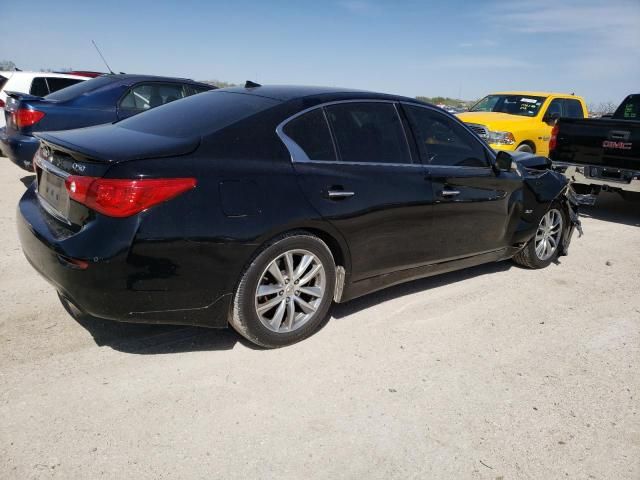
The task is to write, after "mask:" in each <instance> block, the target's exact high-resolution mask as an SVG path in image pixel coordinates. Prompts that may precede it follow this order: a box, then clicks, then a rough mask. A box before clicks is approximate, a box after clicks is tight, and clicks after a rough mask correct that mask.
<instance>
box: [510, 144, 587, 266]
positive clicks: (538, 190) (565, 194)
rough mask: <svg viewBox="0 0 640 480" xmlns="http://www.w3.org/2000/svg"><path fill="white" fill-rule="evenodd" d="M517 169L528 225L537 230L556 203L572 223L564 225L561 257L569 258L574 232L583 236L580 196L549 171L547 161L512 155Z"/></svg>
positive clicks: (539, 158)
mask: <svg viewBox="0 0 640 480" xmlns="http://www.w3.org/2000/svg"><path fill="white" fill-rule="evenodd" d="M513 158H514V160H515V161H516V165H517V169H518V172H519V173H520V175H522V177H523V184H524V209H525V213H528V214H529V215H530V217H529V221H531V223H534V224H535V225H536V226H537V224H538V223H539V221H540V219H541V218H542V216H543V215H544V214H545V213H546V211H547V210H548V209H549V207H550V206H551V204H552V203H553V202H557V203H558V204H559V205H560V206H561V207H562V208H563V209H564V211H565V214H566V218H568V219H569V221H568V222H567V224H566V225H565V232H564V233H565V234H564V236H563V242H562V246H561V249H560V252H559V254H560V255H566V254H567V253H568V250H569V244H570V243H571V238H572V236H573V232H574V230H576V229H577V230H578V233H579V236H582V233H583V232H582V224H581V222H580V218H579V213H578V206H579V205H580V203H581V201H580V196H579V195H577V194H576V193H575V192H574V190H573V188H571V185H570V183H569V182H568V180H567V179H566V177H565V176H564V175H562V174H560V173H558V172H554V171H553V170H551V169H550V167H551V161H550V160H549V159H548V158H546V157H540V156H535V155H531V154H524V155H517V154H516V155H513Z"/></svg>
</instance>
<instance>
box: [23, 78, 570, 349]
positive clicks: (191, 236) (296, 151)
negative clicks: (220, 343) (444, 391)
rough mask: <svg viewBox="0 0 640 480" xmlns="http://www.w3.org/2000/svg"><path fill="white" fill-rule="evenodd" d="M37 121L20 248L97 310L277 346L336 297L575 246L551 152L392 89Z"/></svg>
mask: <svg viewBox="0 0 640 480" xmlns="http://www.w3.org/2000/svg"><path fill="white" fill-rule="evenodd" d="M249 86H250V88H241V87H239V88H230V89H220V90H215V91H211V92H206V93H203V94H201V95H197V96H193V97H189V98H185V99H183V100H179V101H176V102H173V103H170V104H167V105H165V106H161V107H158V108H156V109H153V110H150V111H148V112H145V113H142V114H140V115H137V116H135V117H132V118H129V119H126V120H123V121H120V122H117V123H115V124H109V125H105V126H98V127H90V128H84V129H78V130H69V131H64V132H47V133H42V134H39V138H40V143H41V145H40V148H39V150H38V152H37V153H36V156H35V166H36V173H37V180H36V182H34V184H33V185H32V186H31V187H30V188H29V189H28V190H27V191H26V193H25V194H24V196H23V197H22V199H21V200H20V203H19V208H18V210H19V212H18V213H19V214H18V229H19V234H20V240H21V243H22V248H23V250H24V253H25V255H26V257H27V259H28V260H29V261H30V262H31V264H32V265H33V267H34V268H35V269H36V270H38V271H39V272H40V273H41V274H42V275H43V276H44V277H45V278H46V279H47V280H48V281H49V282H51V283H52V284H53V286H54V287H55V288H56V289H57V290H58V292H59V294H60V296H61V297H63V298H64V299H66V300H67V301H68V302H70V303H72V304H73V305H75V306H76V307H77V308H78V309H80V310H81V311H83V312H85V313H87V314H90V315H93V316H95V317H101V318H107V319H113V320H120V321H130V322H154V323H174V324H189V325H199V326H205V327H226V326H227V325H228V324H231V325H232V326H233V327H234V328H235V329H236V330H237V331H238V332H239V333H240V334H242V335H243V336H245V337H246V338H247V339H249V340H250V341H251V342H254V343H256V344H258V345H261V346H263V347H279V346H283V345H288V344H291V343H293V342H296V341H299V340H301V339H303V338H305V337H307V336H309V335H311V334H312V333H313V332H314V331H315V330H316V329H317V328H318V327H319V325H320V324H321V323H323V321H324V320H325V319H326V318H327V316H328V312H329V309H330V307H331V305H332V303H333V302H345V301H347V300H350V299H353V298H355V297H358V296H361V295H365V294H368V293H371V292H374V291H376V290H379V289H381V288H384V287H387V286H390V285H394V284H398V283H400V282H404V281H408V280H412V279H416V278H420V277H425V276H429V275H434V274H437V273H441V272H447V271H451V270H456V269H461V268H465V267H470V266H473V265H478V264H481V263H485V262H495V261H500V260H505V259H508V258H513V259H514V260H515V261H516V262H518V263H520V264H522V265H525V266H527V267H531V268H542V267H545V266H547V265H549V263H550V262H552V261H553V260H554V259H555V258H556V257H557V256H558V255H563V254H565V253H566V252H567V248H568V245H569V241H570V239H571V235H572V233H573V230H574V227H575V226H579V223H578V222H579V220H578V217H577V214H576V212H575V210H574V205H573V203H571V198H572V197H571V195H570V192H571V191H570V189H569V187H568V186H567V183H566V180H565V179H564V177H562V176H561V175H560V174H557V173H555V172H553V171H551V170H550V169H548V161H547V159H545V158H541V157H534V156H532V155H525V156H523V157H522V158H515V157H512V156H511V155H510V154H508V153H506V152H503V153H500V154H497V155H496V153H495V152H494V151H492V150H491V149H489V148H488V147H487V146H486V145H485V144H484V143H483V142H482V141H481V140H480V139H479V138H478V137H477V136H476V135H475V134H474V133H473V132H471V131H470V130H469V129H468V128H467V127H466V126H465V125H464V124H463V123H461V122H460V121H458V120H457V119H456V118H454V117H453V116H451V115H450V114H448V113H446V112H444V111H442V110H441V109H439V108H436V107H433V106H431V105H428V104H425V103H421V102H419V101H416V100H413V99H409V98H404V97H399V96H392V95H383V94H377V93H368V92H361V91H351V90H340V89H334V88H315V87H313V88H312V87H283V86H271V87H269V86H257V85H255V84H250V85H249Z"/></svg>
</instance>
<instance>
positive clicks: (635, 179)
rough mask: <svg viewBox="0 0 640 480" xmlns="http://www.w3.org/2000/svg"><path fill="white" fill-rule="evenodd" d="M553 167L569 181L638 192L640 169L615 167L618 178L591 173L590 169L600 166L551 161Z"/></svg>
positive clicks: (639, 191) (606, 188)
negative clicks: (597, 175)
mask: <svg viewBox="0 0 640 480" xmlns="http://www.w3.org/2000/svg"><path fill="white" fill-rule="evenodd" d="M553 169H554V170H556V171H558V172H561V173H563V174H564V175H565V176H566V177H567V178H568V179H569V180H570V181H571V182H573V183H576V184H580V185H589V186H594V187H597V188H598V189H605V190H615V191H619V190H622V191H625V192H633V193H640V171H635V170H624V169H615V170H617V171H618V173H619V174H620V179H619V180H618V179H615V178H603V177H596V176H592V175H591V171H592V169H602V166H594V165H575V164H570V163H564V162H553Z"/></svg>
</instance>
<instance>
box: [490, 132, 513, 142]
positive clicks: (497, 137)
mask: <svg viewBox="0 0 640 480" xmlns="http://www.w3.org/2000/svg"><path fill="white" fill-rule="evenodd" d="M487 143H494V144H498V145H513V144H514V143H516V139H515V138H514V136H513V133H511V132H493V131H491V130H489V132H487Z"/></svg>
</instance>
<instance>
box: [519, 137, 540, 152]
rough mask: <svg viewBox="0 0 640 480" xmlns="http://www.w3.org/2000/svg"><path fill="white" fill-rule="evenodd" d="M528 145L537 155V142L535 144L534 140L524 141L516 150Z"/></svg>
mask: <svg viewBox="0 0 640 480" xmlns="http://www.w3.org/2000/svg"><path fill="white" fill-rule="evenodd" d="M523 145H526V146H527V147H529V148H530V149H531V150H532V151H533V153H536V144H535V142H533V140H522V141H521V142H520V143H519V144H518V146H517V147H516V149H518V148H520V147H521V146H523Z"/></svg>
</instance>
